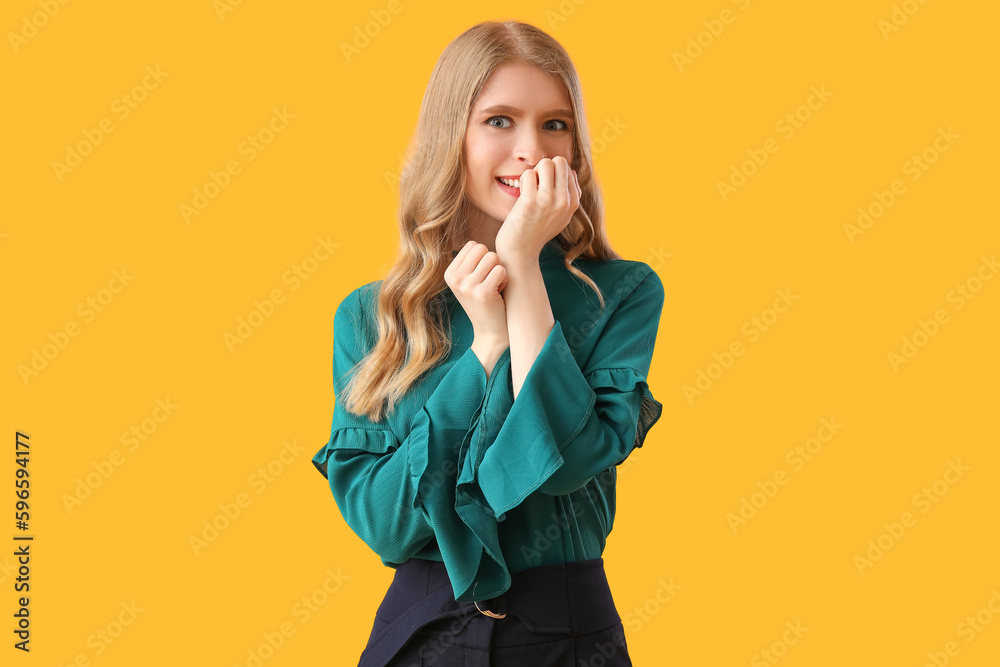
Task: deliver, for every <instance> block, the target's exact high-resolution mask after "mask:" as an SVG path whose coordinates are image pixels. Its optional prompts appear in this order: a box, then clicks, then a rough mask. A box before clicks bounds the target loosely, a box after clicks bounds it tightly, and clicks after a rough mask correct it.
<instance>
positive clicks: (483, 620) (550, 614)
mask: <svg viewBox="0 0 1000 667" xmlns="http://www.w3.org/2000/svg"><path fill="white" fill-rule="evenodd" d="M477 604H478V607H479V608H478V609H477V608H476V606H477ZM480 610H482V611H480ZM483 612H490V613H492V614H496V615H497V616H499V615H502V614H506V616H504V617H502V618H494V617H492V616H490V615H487V614H485V613H483ZM422 665H435V667H448V666H450V665H461V667H478V666H482V667H489V666H490V665H533V666H535V667H587V666H589V665H593V666H594V667H598V666H604V667H619V666H622V665H629V666H631V665H632V661H631V660H630V659H629V656H628V648H627V646H626V643H625V629H624V627H623V625H622V620H621V617H620V616H619V615H618V611H617V609H616V608H615V603H614V600H613V599H612V596H611V589H610V587H609V586H608V580H607V577H606V575H605V572H604V559H603V558H595V559H593V560H585V561H579V562H576V563H566V564H564V565H542V566H539V567H533V568H529V569H527V570H524V571H522V572H518V573H517V574H514V575H512V576H511V586H510V589H508V590H507V591H506V592H505V593H503V594H501V595H500V596H498V597H495V598H491V599H488V600H476V602H457V601H456V600H455V593H454V591H453V589H452V587H451V582H450V581H449V579H448V574H447V572H446V571H445V567H444V563H438V562H435V561H429V560H423V559H419V558H411V559H410V560H408V561H406V562H405V563H403V564H402V565H400V566H399V567H398V568H396V573H395V575H394V576H393V580H392V584H391V585H390V586H389V590H388V591H386V594H385V598H384V599H383V600H382V604H381V605H380V606H379V608H378V610H377V611H376V612H375V623H374V626H373V627H372V632H371V636H370V637H369V638H368V645H367V646H366V647H365V650H364V652H363V653H362V654H361V661H360V662H359V663H358V667H421V666H422Z"/></svg>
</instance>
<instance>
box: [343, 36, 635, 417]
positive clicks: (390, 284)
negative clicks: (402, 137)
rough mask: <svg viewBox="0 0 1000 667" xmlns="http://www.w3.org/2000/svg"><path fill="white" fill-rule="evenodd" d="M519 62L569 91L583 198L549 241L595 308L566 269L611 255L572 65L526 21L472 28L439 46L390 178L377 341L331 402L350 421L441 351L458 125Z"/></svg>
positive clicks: (455, 228)
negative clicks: (390, 249)
mask: <svg viewBox="0 0 1000 667" xmlns="http://www.w3.org/2000/svg"><path fill="white" fill-rule="evenodd" d="M522 63H523V64H528V65H534V66H535V67H538V68H539V69H541V70H542V71H544V72H546V73H548V74H552V75H555V76H557V77H559V78H560V79H561V80H562V81H563V83H564V84H565V86H566V90H567V92H568V93H569V97H570V100H571V102H572V107H573V108H572V110H573V116H574V125H573V126H574V128H575V129H574V131H573V153H572V157H573V162H572V163H571V164H570V167H571V168H572V169H575V170H576V172H577V177H578V179H579V182H580V188H581V190H582V191H583V194H582V196H581V197H580V205H579V207H578V208H577V210H576V212H575V213H574V214H573V217H572V219H571V220H570V221H569V224H568V225H567V226H566V227H565V229H564V230H563V231H562V232H561V233H560V234H559V235H558V236H557V237H555V242H556V244H557V245H558V246H559V247H560V249H562V250H563V252H565V255H566V257H565V260H564V263H565V266H566V268H567V270H569V271H570V272H571V273H573V274H574V275H575V276H577V277H579V278H580V279H581V280H583V281H584V282H586V283H587V284H588V285H590V287H591V288H592V289H593V290H594V291H595V292H596V293H597V296H598V299H599V300H600V303H601V308H602V309H603V308H604V297H603V295H602V294H601V290H600V288H599V287H598V286H597V285H596V284H595V283H594V281H593V280H591V279H590V277H589V276H587V275H586V274H584V273H583V272H581V271H580V269H578V268H577V267H576V266H573V264H572V262H573V260H574V259H576V258H577V257H583V258H585V259H593V260H598V261H604V260H609V259H621V256H620V255H618V254H617V253H616V252H615V251H614V250H613V249H612V248H611V246H610V245H609V243H608V240H607V235H606V233H605V229H604V200H603V197H602V196H601V190H600V187H599V186H598V184H597V182H596V181H595V178H594V172H593V163H592V162H591V155H590V134H589V131H588V129H587V120H586V116H585V115H584V106H583V96H582V93H581V90H580V81H579V79H578V77H577V74H576V69H575V68H574V67H573V63H572V61H571V60H570V58H569V55H568V54H567V53H566V51H565V50H564V49H563V47H562V46H561V45H560V44H559V43H558V42H557V41H556V40H555V39H553V38H552V37H551V36H550V35H548V34H547V33H545V32H543V31H542V30H539V29H538V28H536V27H534V26H532V25H529V24H526V23H521V22H518V21H502V22H499V21H487V22H483V23H479V24H478V25H475V26H473V27H471V28H469V29H468V30H466V31H465V32H463V33H462V34H461V35H459V36H458V37H456V38H455V39H454V40H452V42H451V43H450V44H448V46H447V47H445V49H444V51H443V52H442V53H441V56H440V58H439V59H438V61H437V64H436V65H435V67H434V71H433V72H432V73H431V78H430V81H429V83H428V84H427V89H426V91H425V92H424V98H423V102H422V103H421V106H420V117H419V119H418V121H417V127H416V131H415V133H414V136H413V139H412V141H411V142H410V145H409V148H408V149H407V152H406V157H405V162H404V166H403V170H402V173H401V176H400V181H399V213H398V218H399V232H400V243H399V252H398V254H397V256H396V259H395V261H394V262H393V265H392V266H391V267H390V269H389V271H388V274H387V275H386V277H385V279H384V280H383V281H381V286H380V289H379V293H378V306H377V314H376V319H377V322H378V342H377V343H375V345H374V347H373V348H372V350H371V351H370V352H369V353H368V354H367V355H366V356H365V357H364V358H363V359H362V360H361V361H359V362H358V363H357V364H356V365H355V370H356V372H355V373H354V374H353V376H352V377H351V380H350V382H349V383H348V385H347V386H346V387H345V389H344V391H343V392H342V394H343V396H338V397H337V400H339V401H341V402H342V405H343V406H344V407H345V408H346V409H347V410H348V411H350V412H352V413H354V414H356V415H366V416H367V417H369V419H371V420H373V421H376V422H377V421H381V420H382V418H383V416H384V415H385V410H388V412H389V413H391V412H392V411H393V410H394V409H395V406H396V403H397V402H398V401H399V399H400V398H401V397H402V396H403V395H405V394H406V392H407V390H408V389H409V388H410V386H411V385H413V383H415V382H416V381H418V380H419V379H420V377H421V376H422V375H423V374H424V373H425V372H426V371H428V370H430V369H431V368H433V367H434V366H436V365H437V364H438V363H439V362H441V361H443V360H444V359H446V358H447V357H448V355H449V354H450V351H451V340H450V338H449V335H448V329H449V327H448V325H447V323H446V322H445V320H444V318H445V317H446V314H447V310H446V309H445V307H444V296H445V291H446V290H447V289H448V286H447V284H446V283H445V280H444V272H445V269H447V268H448V265H449V264H450V263H451V260H452V253H451V250H452V249H453V248H457V247H461V246H462V245H463V244H464V243H465V242H466V241H467V240H468V236H467V230H466V229H465V221H466V220H467V215H466V213H467V212H468V211H469V210H470V203H469V202H468V200H467V199H466V197H465V194H464V193H465V184H466V178H465V156H464V148H465V146H464V143H465V132H466V126H467V123H468V120H469V114H470V112H471V110H472V108H473V105H474V104H475V102H476V100H477V99H478V98H479V94H480V92H481V91H482V89H483V86H484V85H485V83H486V80H487V79H488V78H489V76H490V74H491V73H492V72H493V71H494V70H495V69H496V68H498V67H500V66H501V65H505V64H522ZM334 335H344V334H343V333H342V332H335V333H334Z"/></svg>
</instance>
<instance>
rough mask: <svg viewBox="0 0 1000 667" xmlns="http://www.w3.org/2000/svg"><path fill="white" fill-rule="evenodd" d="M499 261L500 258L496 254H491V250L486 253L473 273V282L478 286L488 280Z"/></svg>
mask: <svg viewBox="0 0 1000 667" xmlns="http://www.w3.org/2000/svg"><path fill="white" fill-rule="evenodd" d="M483 247H484V248H485V247H486V246H483ZM499 261H500V257H499V255H497V254H496V253H495V252H490V251H489V250H487V251H486V252H484V253H483V256H482V257H480V258H479V263H478V264H477V265H476V266H475V267H474V269H473V271H472V274H471V275H472V282H473V283H474V284H476V285H478V284H480V283H482V282H483V281H484V280H486V276H487V275H488V274H489V272H490V271H492V270H493V267H495V266H496V265H497V263H499Z"/></svg>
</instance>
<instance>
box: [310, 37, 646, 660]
mask: <svg viewBox="0 0 1000 667" xmlns="http://www.w3.org/2000/svg"><path fill="white" fill-rule="evenodd" d="M399 225H400V251H399V255H398V257H397V259H396V261H395V262H394V264H393V265H392V267H391V269H390V270H389V272H388V275H387V276H386V278H385V279H384V280H380V281H376V282H372V283H368V284H366V285H363V286H361V287H359V288H357V289H355V290H354V291H353V292H351V293H350V294H349V295H347V297H345V298H344V300H343V301H342V302H341V303H340V305H339V306H338V307H337V311H336V314H335V316H334V344H333V383H334V390H335V394H336V402H335V405H334V410H333V426H332V429H331V433H330V440H329V442H328V443H327V444H326V446H324V447H323V448H322V449H321V450H320V451H319V452H318V453H317V454H316V456H315V457H314V458H313V463H314V464H315V465H316V467H317V468H318V469H319V470H320V472H322V473H323V474H324V475H325V476H326V478H327V479H328V481H329V485H330V488H331V490H332V491H333V496H334V498H335V499H336V503H337V505H338V507H339V509H340V511H341V513H342V514H343V516H344V520H345V521H346V522H347V524H348V525H349V526H350V527H351V529H352V530H353V531H354V532H355V533H357V535H358V536H359V537H360V538H361V539H362V540H364V541H365V543H366V544H368V545H369V546H370V547H371V548H372V550H373V551H374V552H375V553H377V554H378V555H379V556H380V558H381V559H382V562H383V564H384V565H386V566H388V567H392V568H394V569H395V574H394V577H393V581H392V584H391V585H390V587H389V590H388V591H387V593H386V595H385V598H384V599H383V601H382V604H381V605H380V606H379V608H378V610H377V612H376V614H375V620H374V626H373V627H372V631H371V636H370V637H369V639H368V645H367V647H366V648H365V650H364V652H363V653H362V656H361V661H360V663H359V665H361V666H371V667H376V666H379V667H381V666H384V665H422V664H428V665H430V664H433V665H438V666H440V665H463V666H465V665H533V666H543V665H566V666H567V667H569V666H570V665H574V666H576V665H580V664H585V665H590V664H602V665H630V664H631V661H630V660H629V657H628V650H627V647H626V642H625V636H624V627H623V624H622V620H621V618H620V616H619V615H618V613H617V611H616V608H615V605H614V601H613V599H612V595H611V590H610V588H609V585H608V581H607V578H606V577H605V572H604V561H603V559H602V558H601V554H602V553H603V551H604V545H605V540H606V538H607V536H608V534H609V533H610V532H611V528H612V524H613V522H614V517H615V482H616V470H615V466H616V465H618V464H619V463H621V462H622V461H624V460H625V458H626V457H627V456H628V455H629V453H630V452H631V451H632V449H633V448H635V447H639V446H641V445H642V443H643V440H644V439H645V437H646V432H647V431H648V430H649V428H650V427H651V426H652V425H653V424H654V423H655V422H656V421H657V419H659V417H660V413H661V411H662V406H661V404H660V403H659V402H658V401H656V400H655V399H654V398H653V396H652V394H651V393H650V390H649V387H648V386H647V384H646V376H647V374H648V372H649V367H650V362H651V359H652V355H653V347H654V343H655V339H656V333H657V327H658V324H659V320H660V312H661V309H662V307H663V299H664V293H663V285H662V283H661V282H660V279H659V278H658V277H657V275H656V273H654V272H653V270H652V269H651V268H650V267H649V266H648V265H647V264H645V263H643V262H635V261H628V260H624V259H622V258H621V257H620V256H619V255H617V254H616V253H615V252H614V251H613V250H612V249H611V247H610V245H609V244H608V240H607V237H606V234H605V229H604V209H603V203H602V199H601V192H600V189H599V187H598V185H597V183H596V181H595V179H594V174H593V165H592V163H591V156H590V146H589V134H588V131H587V125H586V119H585V115H584V106H583V99H582V95H581V92H580V83H579V80H578V78H577V74H576V71H575V69H574V67H573V64H572V62H571V61H570V59H569V56H568V55H567V54H566V52H565V50H564V49H563V48H562V47H561V46H560V45H559V44H558V43H557V42H556V41H555V40H554V39H553V38H552V37H550V36H549V35H547V34H546V33H544V32H542V31H541V30H539V29H537V28H535V27H532V26H530V25H527V24H524V23H519V22H515V21H505V22H486V23H481V24H479V25H476V26H474V27H472V28H470V29H469V30H467V31H465V32H464V33H462V34H461V35H459V36H458V37H457V38H455V40H454V41H452V42H451V43H450V44H449V45H448V46H447V48H445V50H444V52H443V53H442V54H441V57H440V59H439V60H438V62H437V65H436V66H435V68H434V71H433V73H432V75H431V79H430V82H429V84H428V86H427V90H426V93H425V95H424V99H423V104H422V106H421V110H420V118H419V120H418V124H417V130H416V134H415V137H414V140H413V143H412V145H411V150H410V152H409V156H408V158H407V160H406V164H405V168H404V170H403V173H402V177H401V181H400V211H399Z"/></svg>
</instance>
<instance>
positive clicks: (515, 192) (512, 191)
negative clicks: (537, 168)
mask: <svg viewBox="0 0 1000 667" xmlns="http://www.w3.org/2000/svg"><path fill="white" fill-rule="evenodd" d="M501 178H509V179H517V176H497V177H496V178H494V179H493V182H494V183H496V184H497V185H499V186H500V189H501V190H503V191H504V192H506V193H507V194H509V195H510V196H512V197H520V196H521V191H520V190H519V189H518V188H512V187H510V186H509V185H504V184H503V183H501V182H500V179H501Z"/></svg>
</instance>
